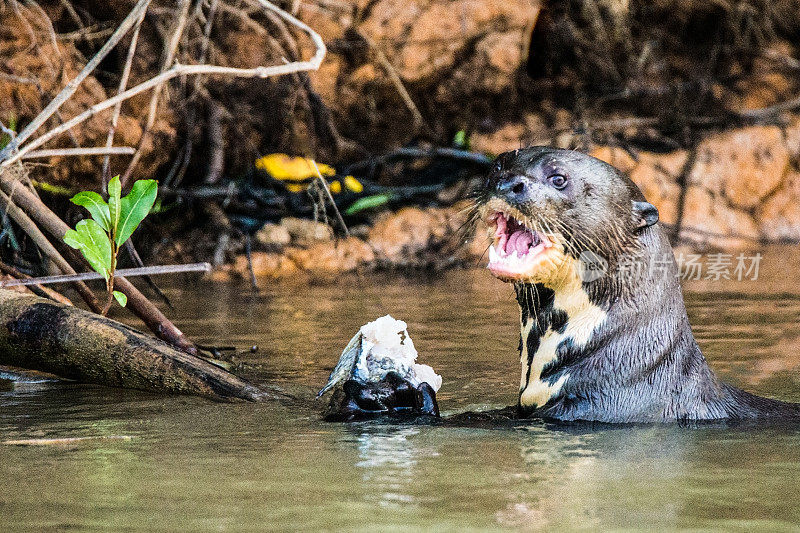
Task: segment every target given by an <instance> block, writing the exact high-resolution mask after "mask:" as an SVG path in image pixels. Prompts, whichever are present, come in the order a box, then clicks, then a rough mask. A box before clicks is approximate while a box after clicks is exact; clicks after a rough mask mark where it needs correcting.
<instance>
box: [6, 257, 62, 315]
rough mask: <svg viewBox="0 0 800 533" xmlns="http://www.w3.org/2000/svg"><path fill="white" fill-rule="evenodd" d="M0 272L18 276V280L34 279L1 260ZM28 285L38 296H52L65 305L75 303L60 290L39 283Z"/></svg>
mask: <svg viewBox="0 0 800 533" xmlns="http://www.w3.org/2000/svg"><path fill="white" fill-rule="evenodd" d="M0 272H3V274H8V275H9V276H12V277H14V278H17V279H18V280H30V279H32V278H31V277H30V276H28V275H27V274H23V273H22V272H20V271H19V270H17V269H16V268H14V267H13V266H11V265H7V264H5V263H3V262H2V261H0ZM27 287H28V289H29V290H30V291H31V292H32V293H34V294H36V295H37V296H42V297H44V298H50V299H51V300H53V301H54V302H58V303H62V304H64V305H69V306H72V305H73V303H72V302H71V301H70V299H69V298H67V297H66V296H64V295H63V294H61V293H59V292H56V291H54V290H53V289H51V288H50V287H45V286H44V285H40V284H38V283H32V284H28V285H27Z"/></svg>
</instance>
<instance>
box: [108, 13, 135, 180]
mask: <svg viewBox="0 0 800 533" xmlns="http://www.w3.org/2000/svg"><path fill="white" fill-rule="evenodd" d="M144 15H145V13H144V12H142V14H141V15H139V20H137V21H136V26H134V28H133V35H132V36H131V44H130V46H128V55H127V56H126V57H125V65H124V66H123V67H122V76H121V77H120V80H119V88H118V89H117V94H119V93H121V92H124V91H125V89H126V88H127V87H128V78H129V77H130V75H131V65H132V64H133V56H134V54H135V53H136V45H137V44H138V42H139V30H141V29H142V21H143V20H144ZM121 111H122V102H117V104H116V105H115V106H114V111H113V112H112V115H111V125H110V126H109V128H108V135H107V136H106V147H110V146H111V145H112V144H114V133H115V132H116V130H117V123H118V122H119V115H120V112H121ZM110 178H111V158H110V157H109V156H106V158H105V159H103V174H102V183H103V186H102V188H101V190H102V191H105V190H106V187H107V184H108V180H109V179H110Z"/></svg>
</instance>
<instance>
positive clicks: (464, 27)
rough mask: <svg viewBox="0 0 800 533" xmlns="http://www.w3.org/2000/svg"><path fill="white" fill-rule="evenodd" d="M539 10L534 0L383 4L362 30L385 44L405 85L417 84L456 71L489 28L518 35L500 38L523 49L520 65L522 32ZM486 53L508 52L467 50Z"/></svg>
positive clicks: (390, 0) (392, 0)
mask: <svg viewBox="0 0 800 533" xmlns="http://www.w3.org/2000/svg"><path fill="white" fill-rule="evenodd" d="M536 12H537V10H536V9H535V8H534V4H533V3H532V2H531V1H530V0H506V1H501V0H459V1H457V2H452V1H449V0H434V1H430V0H412V1H408V0H380V1H378V2H373V3H372V6H371V9H370V10H369V14H368V16H367V18H366V19H365V20H364V21H363V22H362V23H361V24H360V26H359V30H360V31H362V32H364V33H365V34H367V35H369V36H370V37H371V38H372V39H373V40H374V41H375V42H379V43H381V45H382V46H383V48H384V52H385V53H386V55H387V56H388V57H389V60H390V61H391V62H392V63H393V65H394V67H395V69H397V72H398V74H399V75H400V77H401V78H403V81H405V82H411V83H413V82H419V81H422V80H426V79H430V78H432V77H433V76H435V75H436V74H437V73H440V72H442V71H446V70H448V69H452V68H453V67H454V65H455V63H456V62H457V60H458V59H459V58H460V56H463V55H464V53H465V52H467V51H468V48H469V45H470V43H474V42H475V41H476V39H477V38H479V37H480V36H481V35H483V34H492V33H493V32H492V31H489V30H490V28H491V29H494V30H495V31H496V30H498V29H505V30H507V32H514V33H515V34H516V35H515V36H513V37H512V36H511V35H509V36H507V37H505V38H503V39H502V40H503V41H504V46H506V47H508V48H517V49H519V50H520V52H519V55H515V57H516V58H517V61H516V63H513V64H512V65H518V64H519V58H520V57H521V51H522V49H523V46H524V44H523V43H524V38H525V35H524V31H525V29H526V28H527V27H528V25H529V23H530V22H531V19H532V18H533V17H534V16H535V15H536ZM475 48H478V47H475ZM486 50H494V51H495V52H496V53H498V54H500V53H502V54H503V55H506V54H508V53H509V52H507V51H503V52H501V51H500V50H499V49H498V47H497V46H492V45H491V43H486V44H485V45H484V47H483V50H482V51H478V50H471V51H469V52H470V53H473V54H474V53H476V52H477V53H485V51H486ZM489 57H490V58H491V56H489ZM512 59H513V58H512ZM495 61H500V59H499V58H495ZM491 64H493V63H490V65H491ZM509 68H510V69H515V67H514V66H512V67H508V66H507V65H504V66H503V70H508V69H509Z"/></svg>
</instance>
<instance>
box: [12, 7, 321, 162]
mask: <svg viewBox="0 0 800 533" xmlns="http://www.w3.org/2000/svg"><path fill="white" fill-rule="evenodd" d="M140 1H145V0H140ZM257 1H258V2H259V4H261V5H262V6H263V7H265V8H266V9H269V10H271V11H274V12H275V13H276V14H278V15H279V16H280V17H282V18H283V19H284V20H286V21H287V22H289V23H290V24H293V25H294V26H297V27H298V28H300V29H301V30H303V31H305V32H306V33H307V34H308V35H309V37H310V38H311V40H312V41H313V42H314V44H315V46H316V52H315V53H314V55H313V56H312V57H311V59H309V60H308V61H297V62H294V63H288V64H283V65H274V66H269V67H263V66H262V67H255V68H236V67H221V66H216V65H181V64H175V65H174V66H173V67H172V68H171V69H169V70H167V71H166V72H162V73H161V74H159V75H158V76H155V77H153V78H150V79H149V80H147V81H145V82H142V83H140V84H139V85H136V86H135V87H131V88H130V89H128V90H126V91H125V92H122V93H120V94H118V95H116V96H114V97H112V98H109V99H107V100H105V101H103V102H100V103H97V104H95V105H93V106H92V107H90V108H88V109H87V110H86V111H84V112H83V113H81V114H79V115H76V116H75V117H73V118H71V119H70V120H68V121H66V122H64V123H63V124H61V125H60V126H58V127H56V128H53V129H52V130H50V131H48V132H46V133H45V134H43V135H41V136H40V137H37V138H36V139H34V140H33V141H30V142H29V143H27V144H26V145H25V146H23V147H22V148H19V146H20V144H21V142H22V141H20V138H21V137H22V135H23V134H26V137H25V139H27V137H30V135H31V134H32V133H33V132H31V131H29V130H30V129H31V126H33V125H34V124H36V123H38V124H36V129H38V127H39V126H40V125H41V123H42V122H43V120H41V121H40V120H39V117H40V116H41V115H43V114H44V113H45V111H47V112H48V113H49V115H52V113H53V112H54V111H53V110H49V108H50V107H51V105H52V103H53V102H51V103H50V104H49V105H48V106H47V108H45V111H42V113H40V115H39V116H37V117H36V118H35V119H34V121H33V122H31V124H30V125H29V126H28V127H26V128H25V130H23V132H22V133H20V134H19V136H18V137H17V139H16V140H15V142H13V143H9V145H8V146H6V148H5V149H4V150H3V151H2V152H0V167H6V166H8V165H10V164H11V163H14V162H15V161H17V160H19V159H20V158H21V157H22V156H23V155H24V154H25V153H26V152H28V151H30V150H33V149H34V148H38V147H39V146H41V145H42V144H44V143H46V142H47V141H49V140H50V139H52V138H53V137H56V136H58V135H60V134H61V133H63V132H65V131H67V130H69V129H71V128H73V127H74V126H76V125H77V124H80V123H81V122H84V121H85V120H88V119H90V118H92V117H93V116H94V115H96V114H97V113H100V112H101V111H105V110H106V109H108V108H110V107H112V106H114V105H115V104H116V103H117V102H122V101H124V100H127V99H128V98H130V97H132V96H136V95H137V94H140V93H143V92H145V91H147V90H149V89H152V88H153V87H156V86H158V85H160V84H162V83H164V82H165V81H168V80H171V79H173V78H177V77H179V76H195V75H198V74H219V75H223V76H234V77H240V78H269V77H272V76H281V75H284V74H292V73H294V72H304V71H308V70H317V69H318V68H319V66H320V64H321V63H322V60H323V59H324V58H325V53H326V52H327V48H326V47H325V43H324V42H323V40H322V37H321V36H320V35H319V34H318V33H317V32H315V31H314V30H313V29H311V27H310V26H308V25H307V24H305V23H304V22H302V21H300V20H298V19H296V18H295V17H293V16H291V15H290V14H289V13H286V12H285V11H283V10H282V9H280V8H278V7H276V6H274V5H273V4H271V3H269V2H267V1H266V0H257ZM126 20H127V19H126ZM109 42H110V41H109ZM104 48H105V47H104ZM101 51H102V50H101ZM99 53H100V52H98V54H99ZM92 61H94V58H93V59H92ZM84 70H85V69H84ZM84 77H85V76H84ZM73 81H74V80H73ZM70 85H72V82H70ZM65 90H66V89H65ZM63 92H64V91H62V93H63ZM72 92H74V89H73V91H72ZM62 93H60V94H59V96H57V97H56V99H60V98H61V94H62ZM70 94H71V93H70ZM66 98H67V97H64V98H63V99H61V103H63V101H64V100H65V99H66ZM54 102H55V100H54ZM58 105H60V103H59V104H58ZM55 107H57V106H55ZM48 110H49V111H48ZM49 115H48V116H49ZM34 131H35V129H34ZM25 139H23V140H25ZM14 150H17V151H16V152H15V153H14V154H13V155H11V154H12V152H14ZM4 158H5V159H4Z"/></svg>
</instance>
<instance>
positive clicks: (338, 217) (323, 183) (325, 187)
mask: <svg viewBox="0 0 800 533" xmlns="http://www.w3.org/2000/svg"><path fill="white" fill-rule="evenodd" d="M311 163H312V164H313V165H314V170H315V171H316V172H317V180H318V182H319V185H320V187H322V189H323V190H324V191H325V196H326V197H327V198H328V201H329V202H330V203H331V206H332V207H333V212H334V213H336V220H337V221H338V222H339V225H340V226H341V227H342V230H344V234H345V236H346V237H350V230H349V229H348V227H347V224H345V223H344V218H342V214H341V213H340V212H339V208H338V207H336V200H334V199H333V195H332V194H331V190H330V189H329V188H328V182H327V180H326V179H325V178H323V177H322V173H320V171H319V167H318V166H317V162H316V161H314V160H313V159H312V160H311ZM322 209H323V210H324V209H325V205H324V204H323V206H322Z"/></svg>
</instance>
